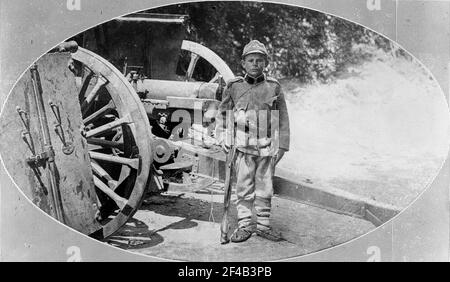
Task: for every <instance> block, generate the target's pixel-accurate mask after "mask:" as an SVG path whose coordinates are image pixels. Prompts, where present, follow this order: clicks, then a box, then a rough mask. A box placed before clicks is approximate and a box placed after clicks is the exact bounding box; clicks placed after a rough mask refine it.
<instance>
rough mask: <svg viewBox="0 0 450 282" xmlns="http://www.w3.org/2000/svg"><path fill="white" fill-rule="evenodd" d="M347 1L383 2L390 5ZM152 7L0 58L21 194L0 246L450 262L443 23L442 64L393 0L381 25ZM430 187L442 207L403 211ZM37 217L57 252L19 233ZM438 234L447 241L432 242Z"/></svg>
mask: <svg viewBox="0 0 450 282" xmlns="http://www.w3.org/2000/svg"><path fill="white" fill-rule="evenodd" d="M62 2H63V6H61V7H62V8H61V9H63V10H64V9H66V8H67V9H68V11H69V12H70V13H72V12H74V11H75V12H76V10H77V9H78V8H79V12H82V11H83V7H86V6H87V4H86V3H85V1H80V2H78V1H68V2H67V6H66V3H65V2H66V1H62ZM69 2H70V3H69ZM142 2H145V1H142ZM321 2H327V1H321ZM361 2H363V4H364V5H362V7H363V8H362V9H365V11H366V12H367V13H372V12H374V11H375V12H378V13H382V12H383V8H385V7H387V5H386V6H384V5H385V4H386V3H387V2H389V3H391V2H396V1H381V2H380V1H361ZM412 2H414V1H412ZM418 2H421V1H418ZM431 2H433V1H431ZM77 3H78V4H77ZM69 4H71V5H72V6H71V5H69ZM83 4H86V6H79V7H77V5H83ZM441 4H442V2H440V4H439V5H441ZM2 5H4V4H3V3H2ZM324 5H326V3H325V4H324ZM348 5H349V7H347V8H346V9H347V10H349V11H350V10H351V5H350V4H348ZM381 5H383V6H381ZM411 5H413V4H411ZM430 5H433V4H430ZM442 5H445V3H444V4H442ZM5 6H6V5H5ZM69 6H70V7H71V9H72V10H71V9H69ZM146 6H147V7H149V8H145V9H143V8H142V7H145V3H143V5H142V6H141V7H140V8H139V10H136V9H134V10H133V9H130V8H127V9H124V11H123V12H122V13H120V12H118V13H117V12H115V13H116V14H115V16H114V17H109V18H106V17H103V18H105V20H102V21H100V19H97V20H92V21H91V22H95V23H96V24H95V25H90V26H87V27H86V28H83V29H78V30H77V32H72V33H70V34H68V33H67V32H66V33H62V34H65V36H64V37H63V38H61V40H60V41H58V42H59V43H58V44H56V45H55V44H52V45H49V46H51V48H47V49H45V51H43V52H41V53H40V55H39V56H38V57H33V58H32V60H29V61H27V64H26V68H24V69H21V70H20V73H19V76H18V77H14V78H12V77H11V76H9V77H8V76H7V75H6V74H5V73H6V72H5V71H4V70H7V68H5V65H3V63H2V65H0V66H1V67H2V69H3V70H2V73H1V75H2V76H3V77H1V78H2V79H3V80H4V82H3V83H4V84H5V85H6V84H7V83H6V81H7V79H9V78H11V79H13V80H14V81H12V82H13V83H9V84H8V85H10V87H9V88H7V87H6V86H2V87H3V88H2V89H8V92H7V93H2V100H1V101H2V108H1V113H0V132H1V133H0V158H1V162H2V172H1V176H2V177H1V181H0V184H2V183H6V179H11V180H8V181H10V182H11V184H7V185H6V184H5V185H3V184H2V185H1V186H2V194H3V195H6V194H5V193H4V191H5V190H8V191H11V190H12V189H15V190H17V192H15V193H16V194H14V195H15V196H8V197H9V198H4V197H2V198H0V200H1V202H2V205H1V206H0V207H1V214H0V216H1V218H0V219H1V221H2V226H1V227H2V229H1V232H2V239H3V240H2V244H1V245H0V249H1V250H2V252H1V256H2V257H0V260H2V261H3V260H5V261H16V260H18V261H30V260H41V259H43V260H57V261H59V260H67V261H80V260H84V258H86V259H87V260H88V261H96V260H100V261H102V260H105V257H103V256H102V257H98V258H96V257H95V256H96V255H100V254H98V253H99V252H101V251H97V252H96V253H94V251H89V256H88V255H84V250H85V248H83V247H80V245H81V243H80V244H78V243H77V241H76V239H69V238H76V237H64V236H63V235H62V234H65V232H66V233H67V232H70V233H71V234H73V236H81V237H80V238H82V239H79V240H80V242H81V241H83V240H89V244H95V246H96V248H97V250H103V248H104V249H107V250H108V252H111V254H113V253H114V252H116V251H121V252H123V253H124V256H125V255H126V258H124V259H123V260H133V258H134V256H136V258H137V259H138V260H142V259H143V260H145V259H146V258H149V259H151V260H162V261H200V262H204V261H207V262H210V261H214V262H229V261H246V262H252V261H256V262H264V261H284V260H292V259H294V260H296V259H297V258H305V260H308V258H309V257H310V256H311V255H314V254H316V253H318V254H319V255H321V257H318V259H316V260H337V259H336V258H337V257H339V256H338V255H337V254H338V253H339V252H340V249H339V247H343V248H344V249H343V251H342V253H343V254H344V255H342V257H341V258H340V259H339V260H363V261H366V260H367V261H384V260H387V261H396V260H402V261H408V260H412V261H415V260H445V256H446V257H447V260H448V253H449V248H448V246H449V240H450V235H449V231H448V226H450V225H449V212H448V210H449V209H448V207H449V206H450V197H449V190H450V189H449V188H448V187H449V183H450V177H449V173H448V169H449V166H448V164H447V162H448V156H449V141H450V119H449V117H450V115H449V108H448V93H446V92H448V83H449V79H448V77H450V76H449V75H448V73H449V65H450V59H449V56H450V53H449V52H448V46H450V38H449V34H450V33H448V29H449V27H446V31H445V30H444V29H443V30H442V33H445V32H447V33H446V39H445V40H446V41H445V42H444V41H442V42H444V43H443V44H444V45H445V44H447V45H445V46H446V48H447V49H446V50H447V53H446V54H445V56H444V55H443V56H442V57H441V58H442V59H440V58H439V56H440V55H436V56H434V54H435V53H433V52H435V51H434V49H433V48H435V49H437V48H439V46H440V45H438V44H437V45H435V46H433V45H427V48H430V50H433V51H430V54H425V53H423V52H422V53H420V52H418V53H417V54H415V53H414V48H412V49H411V50H410V49H408V48H405V47H404V46H403V45H401V44H399V42H400V40H399V39H400V38H401V36H397V34H399V32H400V31H399V30H400V28H401V26H400V25H399V24H398V21H400V20H401V16H399V15H398V11H399V5H398V3H396V4H395V5H394V6H393V8H392V10H388V12H385V13H386V14H385V16H386V18H388V19H390V20H391V19H395V22H394V23H393V25H394V26H395V37H390V36H388V35H386V33H389V32H386V30H387V29H388V28H381V29H382V30H381V31H380V32H379V31H377V29H376V28H374V27H373V26H372V27H368V26H366V25H363V24H361V23H358V22H355V21H352V20H349V19H347V18H346V17H344V16H340V15H339V14H335V13H332V12H327V9H325V8H324V9H313V8H310V7H308V5H304V6H302V5H301V3H298V5H293V4H292V3H290V4H284V3H276V2H273V3H272V2H265V1H263V2H261V1H202V2H183V3H176V2H171V3H167V4H164V5H158V6H156V5H153V7H152V5H151V4H150V3H146ZM0 7H1V6H0ZM436 7H437V6H436ZM436 7H434V6H433V9H435V8H436ZM445 7H446V8H447V11H448V10H450V3H447V6H445ZM136 8H138V7H136ZM330 10H332V9H331V8H330ZM39 11H40V10H38V12H39ZM92 11H94V9H93V10H92ZM95 11H97V10H95ZM101 11H102V13H103V10H101ZM385 11H386V10H385ZM392 11H393V12H392ZM124 12H126V13H124ZM50 13H51V12H50ZM44 14H45V13H44ZM44 14H43V15H44ZM113 14H114V13H113ZM91 16H92V15H91ZM426 16H427V17H430V16H431V15H429V14H426ZM2 17H5V16H4V14H2V13H0V24H2V25H3V28H4V29H7V28H5V20H4V18H2ZM380 17H381V16H380ZM447 17H448V14H447ZM94 18H95V17H94ZM94 18H93V19H94ZM411 19H413V20H414V17H411ZM411 19H410V18H407V19H406V20H405V22H407V24H410V23H411ZM431 21H432V20H431ZM448 21H449V19H448V18H447V23H448ZM369 23H371V22H369ZM67 24H70V21H69V20H68V21H67V22H62V26H64V25H67ZM376 26H377V25H376V24H375V27H376ZM431 26H432V25H428V26H427V27H426V28H428V29H429V28H431ZM378 27H381V25H379V26H378ZM9 28H10V27H9ZM10 29H11V30H13V29H12V28H10ZM46 32H47V33H48V36H49V38H50V34H51V33H52V31H51V30H47V31H46ZM429 32H431V31H429ZM433 32H436V33H437V35H436V34H435V35H433V36H435V37H432V39H433V40H434V38H436V37H439V32H440V30H439V29H436V30H434V31H433ZM423 33H424V31H420V32H419V34H423ZM425 33H427V31H426V30H425ZM5 34H6V33H5ZM389 35H392V34H389ZM407 35H408V37H407V38H408V40H411V42H414V44H421V42H420V41H421V40H422V39H421V38H420V36H419V35H417V36H416V35H415V34H414V33H413V31H411V30H409V31H408V33H407ZM62 39H64V40H62ZM41 40H43V41H44V42H46V41H45V40H46V39H45V38H44V37H43V38H42V39H41ZM397 40H399V42H397ZM408 40H405V42H407V41H408ZM423 40H424V41H426V40H427V39H426V38H425V39H423ZM429 41H430V42H432V40H431V39H430V40H429ZM55 43H56V42H55ZM30 44H31V45H30V46H31V47H28V48H31V49H33V48H36V47H33V46H34V45H33V44H35V43H34V41H33V40H31V41H30ZM412 46H417V45H412ZM0 47H2V45H0ZM10 49H11V48H9V49H8V50H10ZM0 50H1V49H0ZM4 50H5V49H4ZM20 52H22V51H20ZM6 54H7V53H6V52H2V53H0V55H1V57H0V59H2V60H3V61H4V62H5V61H6V60H5V59H4V58H6ZM424 54H425V55H424ZM420 58H422V59H423V58H425V61H422V60H421V59H420ZM440 61H442V62H443V64H444V65H445V64H446V63H445V62H447V65H446V66H445V72H442V73H440V74H439V75H436V69H439V67H440V66H441V64H440ZM0 62H1V61H0ZM22 65H24V64H22ZM445 73H447V77H446V76H445ZM442 77H444V82H445V86H443V82H442ZM445 79H447V81H445ZM8 93H9V94H8ZM3 179H5V181H3ZM436 183H437V184H436ZM435 186H439V187H443V188H433V187H435ZM432 189H434V190H433V191H436V190H439V192H436V193H434V194H433V195H441V196H438V197H435V196H433V200H429V203H433V204H431V205H436V206H441V205H442V209H443V210H446V212H445V213H434V210H433V206H430V204H423V205H422V206H421V207H420V208H418V207H417V205H418V204H420V199H421V198H426V195H425V194H426V192H427V191H430V190H432ZM443 191H444V192H443ZM8 193H10V192H8ZM429 193H431V192H429ZM437 193H440V194H437ZM7 199H17V200H14V201H17V204H14V202H11V201H9V200H8V202H9V204H8V205H6V204H4V202H6V201H7ZM423 201H425V200H423ZM433 201H434V202H433ZM438 201H440V202H438ZM416 202H417V203H416ZM438 203H439V204H438ZM24 205H30V206H32V207H33V210H32V211H30V210H29V208H28V211H27V212H25V211H22V209H23V206H24ZM424 205H425V207H424ZM444 206H445V207H444ZM427 209H429V210H427ZM442 209H439V210H442ZM415 210H416V212H414V211H415ZM403 213H406V214H408V213H409V214H410V215H409V217H408V219H407V220H400V219H399V218H400V217H401V216H402V214H403ZM35 214H37V215H35ZM414 214H420V216H418V218H417V222H415V221H414V220H413V219H414ZM8 215H12V216H8ZM26 216H28V217H29V222H30V224H28V223H25V224H22V225H17V227H14V226H12V227H11V228H10V227H8V228H5V226H6V222H10V223H12V222H15V221H18V219H19V218H25V217H26ZM426 216H429V218H432V217H433V218H434V217H435V218H437V219H436V220H437V221H433V220H430V221H428V220H427V217H426ZM5 217H6V218H9V219H8V220H5ZM37 217H39V218H40V219H39V220H36V218H37ZM15 218H16V219H15ZM41 218H43V219H41ZM43 220H44V221H53V222H54V223H53V222H52V224H55V223H56V224H57V225H61V227H57V228H56V227H55V228H54V230H53V229H52V228H50V229H49V228H47V229H46V228H43V229H44V230H41V229H42V227H40V224H39V222H41V221H43ZM396 220H397V221H396ZM35 222H37V223H35ZM396 222H397V223H396ZM424 222H428V223H429V224H433V225H430V226H439V227H436V228H435V227H427V228H431V229H430V230H429V234H428V235H429V236H430V237H429V239H427V237H426V236H427V234H425V233H423V235H411V239H405V242H413V244H410V245H408V244H407V243H402V242H403V241H400V243H398V244H397V243H396V242H397V241H395V240H402V239H401V238H402V236H405V237H407V236H408V235H407V234H408V232H409V231H408V230H410V229H415V227H414V226H417V225H422V226H426V224H425V223H424ZM437 222H439V224H438V223H437ZM445 224H447V226H445ZM27 225H28V227H27ZM30 226H32V227H30ZM55 226H56V225H55ZM27 228H28V229H27ZM63 228H64V229H63ZM24 230H29V231H25V233H26V234H28V235H23V234H24ZM417 230H418V229H417ZM441 230H442V231H441ZM444 230H446V231H444ZM27 232H30V233H27ZM33 232H43V233H42V234H41V235H34V236H35V238H41V237H42V236H51V238H53V240H58V238H59V236H62V237H64V238H65V239H64V240H65V241H64V242H68V241H70V240H72V241H70V242H71V243H61V244H62V245H61V246H60V248H62V249H64V250H67V251H64V252H65V253H62V254H55V253H54V252H56V249H52V248H50V249H51V250H50V249H49V250H46V245H45V244H43V245H42V247H34V246H35V245H36V244H35V243H29V241H27V240H25V239H24V241H23V242H22V241H20V240H22V239H18V238H22V237H17V238H14V237H15V234H18V233H21V234H22V235H20V236H28V237H30V238H33V235H32V234H33ZM36 234H37V233H36ZM394 234H399V235H395V236H394ZM400 234H402V235H400ZM421 234H422V233H421ZM442 234H444V235H445V234H446V236H447V237H446V238H444V239H443V240H444V241H445V242H446V245H442V244H441V246H442V247H441V248H439V247H430V246H429V245H427V244H428V243H427V242H428V241H432V238H435V237H436V236H440V237H439V238H441V237H442ZM71 236H72V235H71ZM422 236H424V237H422ZM433 236H434V237H433ZM28 237H27V238H28ZM378 237H379V238H380V239H367V241H368V242H367V243H364V242H363V241H361V240H364V238H378ZM394 237H395V240H394ZM413 237H414V238H413ZM444 237H445V236H444ZM398 238H400V239H398ZM14 240H16V241H14ZM370 240H374V241H373V242H374V243H371V241H370ZM433 240H434V239H433ZM434 241H435V240H434ZM4 242H12V243H11V245H5V243H4ZM14 242H17V243H14ZM359 242H363V243H359ZM380 242H381V243H380ZM435 242H436V243H438V241H435ZM49 244H50V243H49ZM352 244H354V245H356V246H358V247H355V249H357V250H358V251H354V252H355V254H356V253H357V255H355V257H356V258H350V257H348V258H347V255H346V254H348V253H352ZM358 244H359V245H358ZM16 245H17V246H16ZM19 245H20V247H18V246H19ZM92 246H94V245H92ZM393 246H398V249H399V251H398V254H399V255H397V256H395V255H394V252H395V250H396V248H397V247H395V248H394V247H393ZM413 246H414V247H413ZM421 246H422V247H423V248H422V247H421ZM33 248H38V250H40V252H41V254H42V257H41V256H40V255H39V251H38V254H36V251H32V249H33ZM345 248H347V249H345ZM385 248H386V249H389V251H386V252H388V253H386V254H385ZM27 249H29V250H30V251H29V252H30V253H31V252H33V254H32V255H31V254H29V253H28V251H27ZM413 249H414V250H413ZM43 250H45V251H43ZM427 250H428V251H429V253H427ZM328 251H335V252H337V253H336V254H334V255H333V256H330V257H327V252H328ZM417 252H418V253H417ZM400 254H401V255H400ZM43 257H46V258H43ZM82 257H83V259H81V258H82ZM110 259H111V260H122V258H121V257H120V256H119V257H116V258H113V257H111V258H110Z"/></svg>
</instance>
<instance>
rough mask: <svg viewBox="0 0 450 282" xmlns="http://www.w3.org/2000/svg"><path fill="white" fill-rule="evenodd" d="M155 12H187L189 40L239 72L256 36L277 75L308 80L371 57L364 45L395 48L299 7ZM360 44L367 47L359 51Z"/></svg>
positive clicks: (203, 6) (209, 5) (211, 6)
mask: <svg viewBox="0 0 450 282" xmlns="http://www.w3.org/2000/svg"><path fill="white" fill-rule="evenodd" d="M149 12H158V13H177V14H187V15H188V16H189V20H188V22H187V24H186V27H187V30H188V39H190V40H194V41H197V42H200V43H202V44H204V45H206V46H208V47H209V48H210V49H212V50H214V51H215V52H216V53H217V54H218V55H219V56H220V57H222V58H223V59H224V60H225V61H226V62H227V63H228V65H229V66H230V67H231V69H232V70H233V71H234V72H235V73H236V74H239V73H240V72H241V66H240V56H241V54H242V49H243V48H244V45H245V44H246V43H247V42H249V41H250V40H252V39H258V40H260V41H261V42H263V43H264V44H265V45H266V47H267V49H268V51H269V53H270V58H269V59H270V64H271V66H270V72H271V75H274V76H275V77H278V78H284V77H297V78H299V79H300V80H302V81H305V82H307V81H315V80H320V81H327V80H329V79H333V77H334V76H335V75H336V74H338V73H339V72H340V71H342V70H343V69H345V67H346V66H347V65H348V64H351V63H356V62H357V61H358V60H361V59H364V58H367V57H368V56H370V52H369V51H364V50H373V48H379V49H382V50H384V51H387V52H389V51H391V50H392V49H395V46H394V45H393V44H392V42H390V41H389V40H388V39H386V38H384V37H382V36H380V35H378V34H376V33H374V32H371V31H369V30H367V29H365V28H364V27H362V26H359V25H356V24H354V23H351V22H349V21H346V20H343V19H341V18H337V17H334V16H330V15H327V14H324V13H320V12H317V11H313V10H309V9H305V8H300V7H295V6H287V5H280V4H271V3H261V2H250V1H240V2H229V1H226V2H210V1H208V2H195V3H187V4H177V5H172V6H167V7H162V8H158V9H152V10H149ZM357 45H359V46H365V47H367V48H359V49H358V50H359V51H355V50H354V47H355V46H357ZM369 47H370V48H369ZM397 53H401V52H397ZM401 55H402V54H401Z"/></svg>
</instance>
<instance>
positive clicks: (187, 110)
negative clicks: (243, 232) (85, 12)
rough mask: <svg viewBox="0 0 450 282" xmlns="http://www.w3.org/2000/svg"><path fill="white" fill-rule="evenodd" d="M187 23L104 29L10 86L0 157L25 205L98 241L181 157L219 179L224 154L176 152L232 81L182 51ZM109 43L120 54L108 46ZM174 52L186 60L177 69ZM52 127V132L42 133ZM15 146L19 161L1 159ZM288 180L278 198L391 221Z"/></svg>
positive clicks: (140, 21) (218, 63)
mask: <svg viewBox="0 0 450 282" xmlns="http://www.w3.org/2000/svg"><path fill="white" fill-rule="evenodd" d="M183 20H184V16H179V15H171V16H168V15H158V14H135V15H132V16H126V17H122V18H119V19H116V20H114V21H112V22H108V23H106V24H103V25H101V26H99V27H96V28H94V29H92V30H89V31H87V32H84V33H83V34H81V35H78V36H75V37H74V38H72V39H73V40H75V41H76V42H78V44H74V45H73V46H72V47H64V46H61V47H58V48H57V50H53V51H52V52H50V53H49V54H46V55H44V56H43V57H42V58H41V59H40V60H39V61H38V62H37V64H36V67H34V68H33V69H32V70H30V72H27V73H26V75H25V76H24V77H23V81H22V82H20V83H18V84H17V85H18V86H16V87H15V88H14V90H13V93H12V95H11V97H12V99H9V101H8V103H10V104H9V105H8V106H7V107H6V108H7V111H6V112H4V117H6V118H5V119H4V120H3V121H2V127H1V128H2V132H12V133H13V134H11V136H10V137H11V138H4V139H3V140H2V143H3V144H1V145H2V150H1V154H2V157H3V158H4V161H5V164H6V167H7V168H8V169H9V171H10V172H11V175H12V176H13V179H19V181H16V183H17V184H18V186H19V187H21V188H24V187H30V188H29V189H28V188H25V191H24V193H25V194H26V195H27V196H28V197H29V198H31V199H32V200H33V202H34V203H35V204H37V205H38V206H39V207H40V208H41V209H43V210H44V211H46V212H47V213H49V214H50V215H52V216H53V217H55V218H57V219H58V220H60V221H62V222H64V223H66V224H67V225H69V226H71V227H72V228H74V229H76V230H78V231H81V232H83V233H85V234H89V235H91V236H93V237H96V238H105V237H108V236H110V235H112V234H113V233H114V232H116V231H117V230H118V229H119V228H120V227H121V226H122V225H123V224H125V222H126V221H127V220H128V219H129V218H130V217H131V216H133V214H134V213H135V212H136V210H137V209H138V208H139V205H140V203H141V201H142V200H143V198H144V196H145V193H146V191H148V190H152V191H163V190H165V189H167V182H166V183H164V181H163V179H162V176H163V175H164V170H166V171H170V170H182V171H184V170H185V169H186V170H188V168H189V167H190V166H192V162H183V161H181V162H179V161H180V160H182V158H180V157H182V156H183V154H181V153H180V150H185V151H186V152H187V153H189V152H190V153H192V155H193V156H194V157H196V158H198V165H199V166H203V167H202V168H201V169H200V170H201V171H202V172H205V171H206V172H208V173H206V174H207V175H209V176H210V177H213V178H219V179H221V178H223V175H221V174H220V172H221V170H220V168H219V166H220V165H221V163H223V161H224V155H223V154H222V153H221V152H220V150H219V151H218V150H216V151H215V150H210V149H206V148H202V147H201V146H198V145H199V144H200V145H201V144H202V143H201V142H202V140H197V141H199V143H196V144H190V143H189V142H187V143H186V142H184V143H183V144H181V146H180V142H172V140H173V139H175V140H176V139H178V138H181V139H183V138H186V137H187V135H188V134H189V132H188V131H189V130H190V129H191V128H189V129H187V128H186V127H184V126H185V125H188V126H189V127H191V126H195V125H197V126H198V128H200V129H201V130H202V131H203V130H204V129H205V128H204V127H203V125H204V123H205V121H204V119H203V118H204V117H212V116H214V109H215V107H216V106H217V104H218V103H219V101H220V100H221V95H222V91H223V87H224V82H225V81H227V80H229V79H231V78H232V77H233V73H232V72H231V70H230V69H229V68H228V67H227V65H226V64H225V63H224V62H223V61H222V60H221V59H220V58H219V57H218V56H217V55H215V54H214V53H213V52H212V51H211V50H209V49H207V48H206V47H203V46H201V45H200V44H197V43H194V42H191V41H185V40H183V36H182V35H183V33H181V32H177V31H176V30H180V29H181V28H182V27H183V26H182V25H181V23H182V22H183ZM162 23H167V24H162ZM130 30H131V31H132V32H130ZM167 34H169V35H170V36H169V37H170V38H169V39H167ZM116 36H117V37H118V38H121V40H120V41H119V42H117V41H114V42H112V41H110V39H111V38H116ZM108 38H109V40H108ZM162 42H164V43H162ZM136 46H137V47H136ZM180 46H181V48H180ZM180 50H181V52H182V53H183V52H187V53H188V55H187V56H186V55H185V56H184V57H183V56H181V57H180V55H179V53H180ZM54 51H58V52H54ZM67 51H70V52H67ZM179 58H180V59H181V60H179ZM186 58H188V60H187V61H185V64H184V67H183V66H180V61H181V62H182V61H183V60H182V59H186ZM206 63H209V65H210V66H209V70H208V69H207V68H208V67H205V65H206ZM181 65H183V64H181ZM196 65H199V66H197V67H201V68H204V69H203V72H202V74H195V70H196ZM67 66H69V67H68V68H67ZM205 68H206V69H207V70H205ZM178 69H181V74H180V72H179V71H178ZM36 73H38V74H40V76H38V75H36ZM205 73H209V74H210V75H209V76H206V75H204V74H205ZM38 77H40V78H38ZM38 84H41V87H37V85H38ZM40 88H42V89H41V90H40ZM74 93H77V94H76V95H75V94H74ZM14 98H17V99H16V100H15V99H14ZM11 103H12V104H11ZM11 106H12V107H11ZM16 106H18V107H19V108H16ZM43 109H44V110H43ZM180 113H181V114H180ZM196 113H200V114H199V115H197V116H200V117H201V119H196ZM44 117H46V118H47V121H44V119H45V118H44ZM180 117H183V120H180ZM37 121H39V122H37ZM41 121H42V122H41ZM210 121H211V120H207V121H206V123H209V122H210ZM52 123H53V128H54V130H53V131H52V130H48V129H45V127H46V126H47V127H48V128H51V127H52ZM180 125H181V127H180ZM24 129H25V130H24ZM179 129H180V130H179ZM45 132H47V133H45ZM43 133H45V134H43ZM63 133H64V134H63ZM46 135H47V137H48V138H47V137H46V138H43V136H44V137H45V136H46ZM172 138H173V139H172ZM21 139H22V140H25V141H24V142H19V143H20V146H22V147H21V148H22V149H20V150H21V151H22V153H20V154H19V153H17V152H15V151H14V150H11V151H8V150H6V148H8V145H9V144H8V143H10V142H11V141H13V142H15V143H18V142H17V140H21ZM194 139H195V138H194ZM32 140H34V141H35V143H36V144H34V145H35V146H31V147H34V149H28V147H27V145H26V144H25V143H26V142H28V143H32V142H31V141H32ZM48 140H51V141H52V142H48ZM59 142H60V143H61V146H62V147H61V150H59V149H56V144H57V143H59ZM28 143H27V144H28ZM38 145H41V149H42V150H36V148H37V147H39V146H38ZM30 151H31V152H30ZM23 152H25V153H23ZM52 162H53V164H51V163H52ZM54 164H56V166H54ZM216 164H217V165H216ZM51 167H53V168H51ZM211 167H212V170H211ZM11 168H13V170H11ZM16 168H20V169H17V170H16ZM208 169H210V170H208ZM24 171H25V172H26V173H25V174H26V177H23V174H24ZM44 171H47V174H44V173H43V172H44ZM48 171H49V172H48ZM283 173H284V172H283ZM16 176H17V177H16ZM295 177H296V176H295V175H294V176H291V175H288V174H282V175H281V176H280V174H278V175H276V177H275V185H276V187H275V188H276V192H277V193H278V194H279V195H281V196H286V197H288V198H296V199H297V200H302V201H304V202H309V203H312V204H314V205H317V206H322V207H325V208H328V209H330V210H333V209H334V211H338V212H342V211H341V210H344V211H343V212H342V213H347V214H351V215H354V216H358V217H361V218H365V219H368V220H369V221H371V222H373V223H374V224H375V225H379V224H381V223H382V222H384V221H386V220H387V219H389V218H391V217H392V216H393V215H395V214H396V213H397V212H398V211H397V210H392V209H389V208H385V207H378V206H374V205H372V206H370V205H367V204H366V203H361V202H358V201H357V200H348V201H347V202H346V203H345V205H344V206H342V205H340V204H335V205H334V202H338V201H335V200H336V198H337V197H336V196H335V195H332V194H327V193H323V192H321V191H319V190H316V189H313V188H310V187H306V186H301V185H300V184H298V183H297V182H295V181H293V179H295ZM168 185H169V186H170V184H168ZM330 203H332V204H330ZM333 205H334V206H333Z"/></svg>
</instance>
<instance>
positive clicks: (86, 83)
mask: <svg viewBox="0 0 450 282" xmlns="http://www.w3.org/2000/svg"><path fill="white" fill-rule="evenodd" d="M86 69H87V68H86ZM87 70H89V73H88V74H87V75H86V76H85V78H84V80H83V81H82V85H81V89H80V93H79V94H78V99H79V100H80V101H81V100H84V96H85V94H86V91H87V88H88V87H89V83H90V82H91V79H92V77H93V76H94V72H93V71H91V70H90V69H87ZM80 79H83V76H81V78H80Z"/></svg>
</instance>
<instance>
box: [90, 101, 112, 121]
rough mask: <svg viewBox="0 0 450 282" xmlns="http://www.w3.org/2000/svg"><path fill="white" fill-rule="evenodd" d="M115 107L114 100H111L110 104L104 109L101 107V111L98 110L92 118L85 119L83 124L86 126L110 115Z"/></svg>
mask: <svg viewBox="0 0 450 282" xmlns="http://www.w3.org/2000/svg"><path fill="white" fill-rule="evenodd" d="M114 108H115V106H114V102H113V101H112V100H110V101H109V102H108V104H106V105H104V106H103V107H101V108H100V109H98V110H97V111H96V112H94V113H93V114H91V115H90V116H88V117H87V118H85V119H83V123H84V124H88V123H90V122H93V121H94V120H96V119H97V118H98V117H100V116H102V115H103V114H106V113H108V112H109V111H111V110H114Z"/></svg>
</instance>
